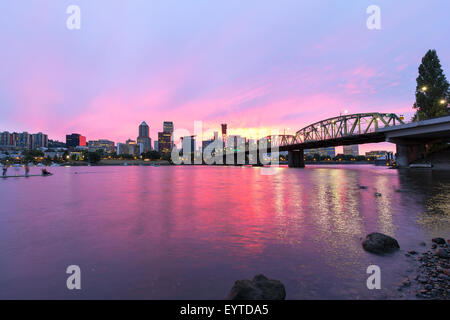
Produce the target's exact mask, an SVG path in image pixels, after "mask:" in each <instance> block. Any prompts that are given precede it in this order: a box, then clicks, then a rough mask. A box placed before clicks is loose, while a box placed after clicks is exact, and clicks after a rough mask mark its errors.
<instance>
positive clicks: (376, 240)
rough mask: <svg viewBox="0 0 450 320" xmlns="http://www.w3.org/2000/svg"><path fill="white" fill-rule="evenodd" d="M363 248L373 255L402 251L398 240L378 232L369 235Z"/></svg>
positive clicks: (364, 241) (363, 243)
mask: <svg viewBox="0 0 450 320" xmlns="http://www.w3.org/2000/svg"><path fill="white" fill-rule="evenodd" d="M362 246H363V248H364V250H366V251H369V252H372V253H388V252H391V251H394V250H397V249H400V245H399V244H398V242H397V240H395V239H394V238H392V237H390V236H387V235H385V234H382V233H378V232H374V233H371V234H369V235H367V236H366V239H364V240H363V242H362Z"/></svg>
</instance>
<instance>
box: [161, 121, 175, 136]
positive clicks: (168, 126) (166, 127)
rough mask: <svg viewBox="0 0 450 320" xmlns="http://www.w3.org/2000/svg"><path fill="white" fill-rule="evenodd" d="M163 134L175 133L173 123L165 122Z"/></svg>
mask: <svg viewBox="0 0 450 320" xmlns="http://www.w3.org/2000/svg"><path fill="white" fill-rule="evenodd" d="M163 132H165V133H170V134H172V133H173V122H172V121H164V123H163Z"/></svg>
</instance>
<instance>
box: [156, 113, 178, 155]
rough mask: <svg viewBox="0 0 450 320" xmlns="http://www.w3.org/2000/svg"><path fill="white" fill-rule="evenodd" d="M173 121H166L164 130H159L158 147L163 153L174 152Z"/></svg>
mask: <svg viewBox="0 0 450 320" xmlns="http://www.w3.org/2000/svg"><path fill="white" fill-rule="evenodd" d="M173 130H174V129H173V122H172V121H164V123H163V132H158V148H159V152H161V153H163V154H169V153H171V152H172V147H173V140H172V134H173Z"/></svg>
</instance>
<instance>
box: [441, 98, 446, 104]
mask: <svg viewBox="0 0 450 320" xmlns="http://www.w3.org/2000/svg"><path fill="white" fill-rule="evenodd" d="M439 102H440V103H441V104H446V103H447V101H446V100H444V99H442V100H441V101H439Z"/></svg>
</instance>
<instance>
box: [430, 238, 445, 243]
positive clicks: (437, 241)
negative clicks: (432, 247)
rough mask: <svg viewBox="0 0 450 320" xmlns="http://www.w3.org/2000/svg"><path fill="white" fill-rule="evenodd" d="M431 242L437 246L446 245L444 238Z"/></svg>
mask: <svg viewBox="0 0 450 320" xmlns="http://www.w3.org/2000/svg"><path fill="white" fill-rule="evenodd" d="M431 241H433V242H434V243H437V244H445V239H444V238H434V239H431Z"/></svg>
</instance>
